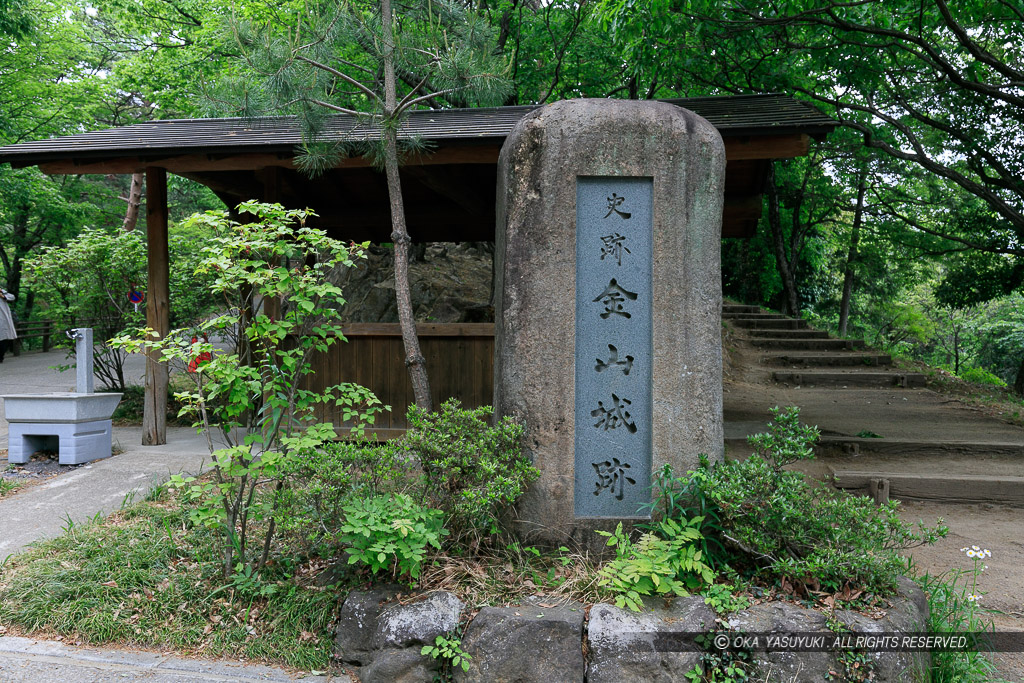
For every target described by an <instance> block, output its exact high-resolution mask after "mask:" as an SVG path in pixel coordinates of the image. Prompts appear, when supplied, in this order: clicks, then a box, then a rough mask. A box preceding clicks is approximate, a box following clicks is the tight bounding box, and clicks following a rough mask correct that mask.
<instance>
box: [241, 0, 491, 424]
mask: <svg viewBox="0 0 1024 683" xmlns="http://www.w3.org/2000/svg"><path fill="white" fill-rule="evenodd" d="M234 30H235V35H236V36H237V40H238V45H239V48H240V50H241V51H242V53H243V59H244V62H243V63H244V66H245V73H244V75H243V77H242V78H241V79H239V80H237V81H235V82H233V83H228V84H226V85H227V86H228V93H227V94H226V95H224V96H223V97H222V99H223V100H225V101H233V102H235V103H241V112H242V113H244V114H245V115H247V116H259V115H265V114H267V113H270V112H286V113H296V114H298V116H299V120H300V121H301V124H302V127H303V132H304V137H305V140H306V143H305V145H304V147H303V150H302V151H303V155H302V156H300V157H299V159H298V163H299V165H300V167H302V168H304V169H305V170H306V171H308V172H310V173H312V174H316V173H319V172H322V171H324V170H326V169H328V168H330V167H331V166H332V165H333V164H334V163H335V162H336V161H337V160H338V159H339V157H340V156H341V155H342V154H343V153H344V152H345V151H346V150H345V148H344V145H343V144H341V143H334V142H327V141H325V140H324V139H323V131H324V124H325V122H326V120H327V117H329V116H330V115H331V114H332V113H333V112H338V113H343V114H350V115H354V116H359V117H363V118H366V119H367V120H369V121H372V122H373V123H375V124H376V125H377V126H379V129H380V131H381V136H380V139H379V141H378V142H377V144H376V145H374V146H373V147H372V148H371V149H368V150H362V151H364V152H365V153H368V154H370V155H371V156H372V157H373V158H375V160H377V162H378V163H379V165H380V166H382V167H383V168H384V172H385V175H386V177H387V185H388V195H389V199H390V208H391V226H392V232H391V239H392V242H393V243H394V246H395V248H394V258H395V294H396V297H397V302H398V319H399V323H400V326H401V330H402V342H403V344H404V347H405V363H406V366H407V367H408V369H409V377H410V380H411V382H412V386H413V392H414V396H415V401H416V405H418V406H419V407H420V408H422V409H424V410H430V409H431V408H432V406H431V396H430V382H429V378H428V376H427V371H426V361H425V359H424V358H423V354H422V353H421V351H420V347H419V340H418V338H417V336H416V321H415V319H414V317H413V310H412V299H411V296H410V291H409V277H408V262H409V245H410V242H411V239H410V237H409V232H408V230H407V228H406V220H405V209H404V205H403V202H402V185H401V181H400V178H399V174H398V169H399V162H400V157H401V155H402V152H403V150H402V146H401V145H400V141H399V135H398V133H399V128H400V127H401V122H402V119H403V117H404V116H405V115H406V114H407V113H408V112H409V111H411V110H412V109H414V108H417V107H447V106H453V105H461V106H472V105H478V104H479V105H483V104H497V103H500V102H501V101H502V100H503V99H504V97H505V95H506V92H507V82H506V79H505V71H506V68H505V64H504V63H503V62H502V61H501V60H498V59H496V58H494V56H493V55H492V52H493V49H494V43H493V34H492V31H491V30H490V28H489V27H488V25H487V24H486V21H485V20H484V18H483V17H481V16H478V15H477V14H476V13H474V12H467V11H466V9H465V5H464V4H462V3H452V2H445V1H444V0H440V1H439V0H409V1H402V0H399V1H398V2H395V3H394V4H393V3H392V1H391V0H380V2H379V3H377V2H371V3H357V2H355V1H354V0H319V1H316V2H310V3H308V4H307V5H304V6H303V7H302V8H301V9H298V10H294V11H289V9H288V8H282V10H281V11H280V12H274V13H272V14H271V15H270V16H265V17H260V18H258V19H256V20H252V21H238V22H237V23H236V24H235V25H234Z"/></svg>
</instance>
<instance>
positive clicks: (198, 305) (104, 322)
mask: <svg viewBox="0 0 1024 683" xmlns="http://www.w3.org/2000/svg"><path fill="white" fill-rule="evenodd" d="M198 244H199V243H198V242H196V241H195V240H187V239H182V238H180V237H178V236H171V237H170V240H169V247H168V248H169V250H170V253H171V272H172V273H173V276H172V277H171V284H172V288H171V311H170V312H171V319H172V322H173V323H175V324H179V325H190V324H192V323H193V322H195V320H196V319H197V318H198V317H199V316H200V315H203V314H204V313H206V312H207V311H209V309H210V299H209V294H208V291H207V289H206V287H207V285H208V284H209V279H208V278H204V277H202V276H199V277H197V276H195V275H194V274H193V273H194V270H195V268H196V266H197V264H198V260H199V250H198ZM25 266H26V268H27V270H28V272H29V278H30V282H31V284H32V286H33V288H34V291H35V293H36V296H37V297H39V298H41V299H43V300H44V301H45V302H46V307H45V309H44V311H43V315H44V316H45V317H47V318H49V319H51V320H53V321H54V322H55V323H56V326H57V328H58V329H69V328H72V327H79V326H82V325H85V326H89V327H92V328H93V334H94V341H95V345H94V349H93V352H94V353H93V358H94V363H95V365H94V367H95V372H96V375H97V377H99V378H100V380H101V381H102V382H103V383H104V385H106V386H107V387H108V388H111V389H118V390H123V389H124V388H125V379H124V360H125V358H126V355H127V352H126V351H125V350H124V349H123V348H118V347H114V346H110V345H108V344H107V343H106V340H107V339H110V338H111V337H114V336H116V335H119V334H122V333H124V331H125V330H126V329H127V328H129V327H131V326H138V325H140V324H142V322H143V321H144V319H145V311H144V310H143V309H140V310H138V311H136V310H135V308H134V306H133V305H132V304H131V303H129V301H128V294H129V292H131V290H132V289H133V288H143V289H144V283H145V282H146V243H145V238H144V235H143V234H142V233H141V232H139V231H133V232H120V231H114V230H100V229H92V228H86V229H85V230H83V231H82V232H81V233H80V234H79V235H78V237H76V238H74V239H73V240H71V241H70V242H68V243H67V244H65V245H62V246H54V247H47V248H45V249H43V251H42V253H41V254H40V255H39V256H37V257H35V258H33V259H30V260H28V261H26V263H25ZM56 341H57V342H58V343H63V344H65V345H68V344H70V342H69V341H68V340H66V339H62V338H61V337H60V336H59V335H58V336H57V338H56Z"/></svg>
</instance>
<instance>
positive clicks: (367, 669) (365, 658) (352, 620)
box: [334, 586, 463, 683]
mask: <svg viewBox="0 0 1024 683" xmlns="http://www.w3.org/2000/svg"><path fill="white" fill-rule="evenodd" d="M401 590H402V589H401V587H399V586H386V587H382V588H377V589H374V590H370V591H353V592H352V593H350V594H349V596H348V598H346V599H345V602H344V604H343V605H342V607H341V614H340V615H339V618H338V626H337V629H336V631H335V641H334V645H335V656H336V657H337V658H338V659H340V660H341V661H342V662H345V663H346V664H355V665H358V666H361V668H360V670H359V678H360V680H362V681H363V682H364V683H377V682H380V683H386V682H390V681H398V682H401V683H430V681H433V680H434V675H435V673H436V672H437V671H438V670H439V669H440V662H438V661H437V660H435V659H433V658H432V657H428V656H426V655H422V654H420V649H421V648H422V647H423V646H424V645H433V644H434V639H435V638H437V636H439V635H442V634H445V633H448V632H449V631H452V630H454V629H455V627H457V626H458V625H459V619H460V617H461V615H462V608H463V604H462V602H461V601H460V600H459V599H458V598H456V597H455V596H454V595H452V594H451V593H447V592H444V591H438V592H435V593H431V594H430V595H429V596H428V597H427V598H426V599H425V600H420V601H418V602H414V603H411V604H408V605H403V604H401V603H398V602H395V601H394V599H395V597H397V596H398V594H399V593H400V592H401Z"/></svg>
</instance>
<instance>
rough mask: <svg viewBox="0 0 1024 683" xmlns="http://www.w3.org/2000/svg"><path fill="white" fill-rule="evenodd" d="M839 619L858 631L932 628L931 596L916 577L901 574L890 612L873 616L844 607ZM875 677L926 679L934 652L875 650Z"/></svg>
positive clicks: (882, 682) (884, 680) (885, 681)
mask: <svg viewBox="0 0 1024 683" xmlns="http://www.w3.org/2000/svg"><path fill="white" fill-rule="evenodd" d="M836 619H837V620H838V621H839V622H840V623H842V624H843V625H844V626H846V627H847V628H848V629H850V631H852V632H853V633H857V634H880V633H886V634H896V633H908V634H909V633H922V632H925V631H927V630H928V596H926V595H925V594H924V591H922V590H921V588H920V587H918V585H917V584H916V583H914V582H913V581H912V580H910V579H908V578H906V577H904V576H901V577H900V578H899V589H898V592H897V594H896V597H894V598H893V600H892V606H890V607H889V609H888V611H887V612H886V615H885V616H884V617H882V618H881V619H872V618H870V617H866V616H864V615H863V614H858V613H856V612H851V611H849V610H840V611H837V612H836ZM870 655H871V661H872V662H873V663H874V678H873V679H872V680H873V681H878V683H889V682H894V681H915V680H925V679H926V678H927V674H926V672H927V671H928V670H929V669H930V668H931V664H932V656H931V653H930V652H871V653H870Z"/></svg>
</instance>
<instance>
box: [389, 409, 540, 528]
mask: <svg viewBox="0 0 1024 683" xmlns="http://www.w3.org/2000/svg"><path fill="white" fill-rule="evenodd" d="M492 413H493V410H492V409H491V408H490V407H489V406H483V407H480V408H475V409H473V410H466V409H464V408H461V407H460V403H459V401H457V400H456V399H449V400H448V401H445V402H444V403H443V404H442V405H441V409H440V410H439V411H437V412H434V413H427V412H425V411H423V410H420V409H419V408H418V407H416V406H411V407H410V408H409V427H410V430H409V432H408V433H406V435H405V437H404V439H403V444H404V446H405V447H406V448H407V449H408V450H409V451H410V452H412V453H413V454H415V455H416V456H417V457H418V458H419V460H420V464H421V466H422V467H423V472H424V475H425V479H424V487H425V496H426V499H427V501H428V502H429V504H430V506H431V507H433V508H437V509H438V510H441V511H443V512H444V514H445V526H446V527H447V528H448V529H449V530H450V531H451V532H452V540H453V541H457V542H459V543H462V544H464V545H467V546H469V547H473V546H476V545H479V542H480V540H481V539H482V538H483V537H485V536H488V535H491V534H495V533H497V532H498V528H499V524H498V521H499V517H500V516H501V514H502V512H503V511H504V510H505V509H507V508H508V507H510V506H511V505H512V504H513V503H515V501H516V499H517V498H519V496H521V495H522V494H523V492H524V491H525V490H526V486H527V485H528V484H529V483H530V482H531V481H533V480H534V479H536V478H537V477H538V476H539V475H540V473H539V472H538V471H537V469H536V468H535V467H533V466H532V465H531V464H530V461H529V459H528V458H527V457H526V456H525V455H524V454H523V450H522V446H521V445H520V441H521V439H522V436H523V427H522V425H519V424H516V423H515V422H514V421H513V420H512V419H511V418H507V417H506V418H504V419H502V420H501V422H500V423H498V424H497V425H495V426H493V427H492V426H490V425H489V424H488V422H487V420H488V418H489V417H490V416H491V414H492Z"/></svg>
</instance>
